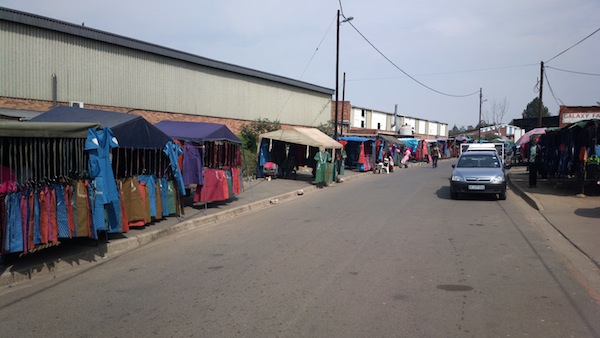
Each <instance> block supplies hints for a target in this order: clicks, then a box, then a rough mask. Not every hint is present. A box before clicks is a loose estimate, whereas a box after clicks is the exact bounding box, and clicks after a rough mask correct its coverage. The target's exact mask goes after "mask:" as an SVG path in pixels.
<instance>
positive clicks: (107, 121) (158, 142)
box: [30, 106, 171, 150]
mask: <svg viewBox="0 0 600 338" xmlns="http://www.w3.org/2000/svg"><path fill="white" fill-rule="evenodd" d="M30 121H34V122H94V123H100V124H101V125H102V127H104V128H106V127H108V128H110V129H111V130H112V131H113V133H114V135H115V136H116V137H117V140H119V146H120V147H122V148H135V149H160V150H162V149H163V148H164V147H165V145H166V144H167V142H169V141H171V138H170V137H169V136H168V135H167V134H165V133H164V132H162V131H160V130H159V129H158V128H156V127H155V126H153V125H152V123H150V122H148V121H147V120H146V119H144V118H143V117H141V116H138V115H132V114H125V113H117V112H112V111H106V110H97V109H84V108H77V107H66V106H58V107H56V108H53V109H50V110H49V111H47V112H45V113H42V114H40V115H38V116H36V117H34V118H32V119H31V120H30Z"/></svg>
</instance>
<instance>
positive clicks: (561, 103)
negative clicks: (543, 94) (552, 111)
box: [544, 72, 565, 106]
mask: <svg viewBox="0 0 600 338" xmlns="http://www.w3.org/2000/svg"><path fill="white" fill-rule="evenodd" d="M544 77H545V78H546V84H548V88H550V93H551V94H552V97H554V102H556V105H557V106H564V105H565V104H564V103H563V102H562V101H561V99H559V98H557V97H556V95H555V94H554V90H552V86H551V85H550V80H548V72H544ZM559 102H560V103H559Z"/></svg>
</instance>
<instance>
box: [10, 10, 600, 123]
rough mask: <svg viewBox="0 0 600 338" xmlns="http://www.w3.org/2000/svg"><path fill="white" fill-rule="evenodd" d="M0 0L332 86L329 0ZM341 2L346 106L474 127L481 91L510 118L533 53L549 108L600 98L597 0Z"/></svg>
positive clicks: (524, 88)
mask: <svg viewBox="0 0 600 338" xmlns="http://www.w3.org/2000/svg"><path fill="white" fill-rule="evenodd" d="M0 6H3V7H8V8H12V9H17V10H22V11H26V12H30V13H34V14H38V15H43V16H47V17H51V18H54V19H58V20H63V21H67V22H71V23H75V24H81V23H82V22H85V26H86V27H90V28H95V29H99V30H102V31H107V32H110V33H114V34H118V35H123V36H126V37H131V38H134V39H138V40H142V41H146V42H150V43H154V44H158V45H161V46H165V47H169V48H173V49H177V50H180V51H184V52H188V53H192V54H196V55H199V56H203V57H206V58H210V59H214V60H218V61H222V62H227V63H231V64H235V65H239V66H243V67H248V68H252V69H256V70H260V71H264V72H267V73H272V74H276V75H280V76H285V77H289V78H292V79H297V80H301V81H305V82H308V83H312V84H316V85H320V86H323V87H327V88H331V89H335V60H336V48H335V46H336V17H337V10H338V9H340V1H338V0H301V1H284V0H280V1H276V0H255V1H243V0H221V1H206V0H204V1H181V0H170V1H156V0H143V1H142V0H132V1H114V0H103V1H97V0H96V1H88V0H53V1H47V0H0ZM341 6H342V7H341V9H342V11H343V14H344V15H345V16H346V17H353V18H354V19H353V20H352V21H351V22H349V23H342V24H341V25H340V67H339V69H340V85H339V86H340V87H339V88H340V93H339V97H340V100H341V98H342V87H343V86H342V79H341V78H342V75H343V73H344V72H345V73H346V90H345V98H346V100H348V101H351V103H352V105H355V106H360V107H365V108H370V109H375V110H381V111H386V112H393V111H394V107H395V105H396V104H397V105H398V112H399V113H400V114H402V115H408V116H413V117H418V118H425V119H431V120H437V121H440V122H444V123H448V124H449V126H450V128H452V126H454V125H455V124H456V125H458V126H459V127H460V126H467V125H476V124H477V120H478V117H479V89H480V88H482V90H483V100H484V102H483V105H482V107H483V109H482V110H483V115H484V117H485V116H486V115H488V116H489V113H490V111H491V107H492V104H493V103H501V102H503V101H504V102H506V104H507V106H508V109H507V110H506V115H505V117H504V119H503V122H510V120H512V119H513V118H520V117H521V113H522V112H523V110H524V109H525V107H526V106H527V103H529V102H531V100H533V99H534V98H535V97H537V96H538V95H539V93H538V88H539V85H538V78H539V77H540V62H541V61H544V62H545V63H546V70H545V73H546V76H547V80H548V82H547V81H546V80H544V86H543V94H544V95H543V101H544V104H545V105H546V106H547V107H548V108H549V110H550V113H551V114H552V115H557V114H558V109H559V105H561V104H564V105H567V106H591V105H596V104H597V102H598V101H600V32H597V33H595V34H594V35H592V36H591V37H589V38H587V39H586V40H585V41H583V42H581V43H579V44H577V43H578V42H580V41H581V40H583V39H584V38H586V37H587V36H588V35H590V34H592V33H594V32H595V31H596V30H598V29H599V28H600V0H569V1H565V0H503V1H486V0H454V1H447V0H423V1H401V0H370V1H364V0H342V1H341ZM574 45H575V46H574ZM570 47H572V48H570ZM569 48H570V49H569ZM567 49H568V50H567ZM565 50H567V51H566V52H564V51H565ZM562 52H564V53H563V54H561V55H559V54H560V53H562ZM557 55H558V56H557ZM403 71H404V72H406V73H407V74H408V75H410V77H409V76H407V75H405V73H404V72H403ZM411 77H412V78H414V80H413V79H411ZM415 80H416V81H418V82H420V83H421V84H419V83H418V82H416V81H415ZM427 87H429V88H427ZM469 94H474V95H471V96H466V97H461V96H465V95H469ZM485 100H487V101H485Z"/></svg>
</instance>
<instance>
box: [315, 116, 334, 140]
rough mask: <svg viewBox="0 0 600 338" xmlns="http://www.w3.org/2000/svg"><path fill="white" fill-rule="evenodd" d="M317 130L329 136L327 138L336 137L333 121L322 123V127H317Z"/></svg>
mask: <svg viewBox="0 0 600 338" xmlns="http://www.w3.org/2000/svg"><path fill="white" fill-rule="evenodd" d="M317 129H319V130H320V131H322V132H323V133H324V134H327V136H329V137H333V136H334V135H333V132H334V128H333V120H330V121H328V122H327V123H321V124H320V125H318V126H317Z"/></svg>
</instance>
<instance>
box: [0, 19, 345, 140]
mask: <svg viewBox="0 0 600 338" xmlns="http://www.w3.org/2000/svg"><path fill="white" fill-rule="evenodd" d="M0 45H1V46H2V48H0V115H3V117H4V118H27V117H28V116H31V115H35V114H36V112H43V111H46V110H49V109H51V108H52V107H53V106H54V105H76V106H80V107H84V108H94V109H104V110H112V111H118V112H128V113H131V114H137V115H141V116H143V117H145V118H146V119H147V120H149V121H150V122H152V123H155V122H158V121H161V120H185V121H197V122H215V123H223V124H226V125H228V126H229V127H230V128H231V129H232V130H233V131H234V132H236V133H237V132H238V131H239V127H240V126H241V125H242V124H244V123H248V122H250V121H254V120H256V119H258V118H261V119H269V120H271V121H275V120H278V121H279V122H280V123H281V124H283V125H290V126H309V127H310V126H312V127H316V126H318V125H321V124H326V123H327V122H328V121H329V120H330V119H331V115H330V114H331V109H332V101H331V97H332V95H333V93H334V90H333V89H329V88H324V87H321V86H317V85H313V84H309V83H306V82H302V81H298V80H293V79H290V78H286V77H282V76H277V75H273V74H269V73H265V72H261V71H258V70H253V69H249V68H244V67H240V66H236V65H232V64H227V63H223V62H219V61H215V60H211V59H207V58H204V57H201V56H197V55H193V54H189V53H185V52H182V51H177V50H173V49H170V48H165V47H162V46H158V45H155V44H151V43H147V42H143V41H139V40H135V39H131V38H128V37H124V36H120V35H116V34H112V33H109V32H104V31H100V30H96V29H93V28H89V27H85V26H82V25H75V24H71V23H67V22H63V21H59V20H55V19H52V18H47V17H42V16H38V15H34V14H29V13H25V12H20V11H16V10H12V9H8V8H2V7H0Z"/></svg>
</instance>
